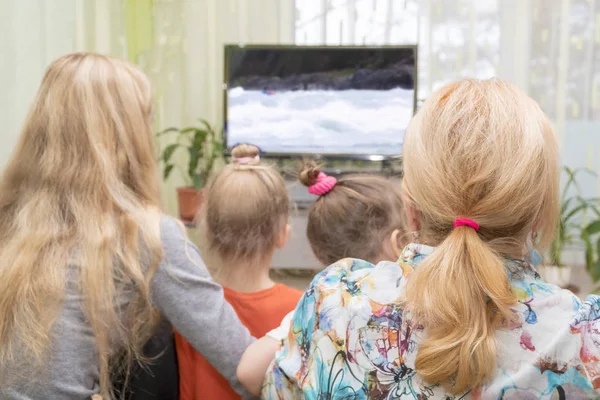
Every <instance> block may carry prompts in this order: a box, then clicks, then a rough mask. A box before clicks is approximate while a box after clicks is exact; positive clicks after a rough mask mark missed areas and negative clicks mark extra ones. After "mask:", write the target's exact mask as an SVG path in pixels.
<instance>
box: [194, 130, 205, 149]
mask: <svg viewBox="0 0 600 400" xmlns="http://www.w3.org/2000/svg"><path fill="white" fill-rule="evenodd" d="M206 135H207V132H206V131H203V130H200V129H198V130H197V131H196V133H195V134H194V141H193V143H192V145H193V146H194V147H196V148H197V149H198V151H200V150H201V149H202V145H203V144H204V142H205V140H206Z"/></svg>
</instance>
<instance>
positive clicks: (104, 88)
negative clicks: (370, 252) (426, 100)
mask: <svg viewBox="0 0 600 400" xmlns="http://www.w3.org/2000/svg"><path fill="white" fill-rule="evenodd" d="M151 114H152V90H151V86H150V83H149V81H148V79H147V78H146V76H145V75H144V74H143V73H142V72H141V71H139V70H138V69H137V68H136V67H134V66H133V65H131V64H129V63H127V62H125V61H121V60H118V59H114V58H111V57H106V56H101V55H96V54H85V53H76V54H69V55H66V56H63V57H60V58H59V59H57V60H56V61H54V62H53V63H52V64H51V65H50V66H49V67H48V69H47V71H46V73H45V76H44V78H43V80H42V83H41V86H40V88H39V90H38V93H37V95H36V98H35V100H34V103H33V105H32V108H31V110H30V113H29V115H28V117H27V120H26V121H25V124H24V127H23V130H22V132H21V136H20V140H19V143H18V144H17V146H16V149H15V151H14V153H13V156H12V158H11V160H10V161H9V163H8V165H7V167H6V169H5V172H4V174H3V176H2V180H1V181H0V259H1V260H2V261H1V263H0V273H1V275H2V279H1V280H0V316H2V317H1V318H0V342H2V343H3V345H2V346H0V364H1V365H3V366H6V365H12V364H14V363H15V362H17V361H18V362H20V363H22V364H23V365H28V369H27V370H26V371H24V372H26V373H30V372H31V369H30V368H31V365H32V363H37V364H40V363H41V360H42V359H43V357H44V355H46V354H47V349H48V346H49V345H50V341H51V337H50V329H51V327H52V325H53V323H54V320H55V318H56V316H57V313H58V311H59V308H60V305H61V304H62V301H63V300H64V291H65V288H66V285H67V283H66V282H67V277H72V276H73V275H71V274H70V273H69V274H67V272H68V271H77V272H78V274H77V275H75V276H77V277H78V279H79V281H78V283H79V284H80V287H81V290H82V292H83V293H84V295H85V298H86V302H85V310H84V312H85V313H86V317H87V319H88V320H89V321H90V324H91V325H92V329H93V332H94V335H95V338H96V341H97V350H98V353H99V357H98V358H99V359H100V375H101V378H100V385H101V390H102V394H103V395H104V396H107V397H108V396H109V395H110V394H109V387H110V379H109V362H108V358H109V355H110V354H112V352H113V350H114V349H112V348H111V346H110V343H109V342H110V340H109V337H120V338H122V339H123V341H124V342H125V347H126V350H127V352H128V354H129V356H130V357H128V358H129V359H131V358H132V357H133V354H134V353H137V352H138V351H139V350H140V349H141V346H142V345H143V342H144V340H145V339H146V338H147V337H148V335H149V333H150V328H151V327H150V326H149V323H148V322H149V321H150V320H152V316H153V315H154V311H153V309H152V307H151V305H150V298H149V293H148V292H149V284H148V282H149V279H150V277H151V275H152V271H153V266H156V265H157V264H158V261H159V260H160V258H161V256H162V252H161V245H160V234H159V232H158V227H159V223H158V218H159V216H160V214H159V212H158V196H159V195H158V176H157V172H156V161H155V152H154V149H153V136H152V129H151ZM140 243H142V244H143V246H144V248H145V249H146V251H145V252H144V254H143V255H142V254H140ZM142 258H144V259H145V260H146V261H147V262H146V263H145V265H142V261H141V260H142ZM146 272H147V273H146ZM119 282H120V283H119ZM122 282H133V286H134V296H133V298H132V301H131V302H130V304H129V309H128V310H127V313H126V315H127V316H135V318H131V320H130V321H128V322H127V324H123V321H122V320H121V316H120V315H119V314H117V312H116V308H115V307H113V306H114V305H115V298H118V297H119V295H120V293H121V291H122V289H123V288H122V284H121V283H122ZM125 325H127V328H125ZM15 349H19V351H16V350H15ZM24 355H26V358H27V360H26V361H23V360H22V359H21V360H19V358H21V357H22V356H23V357H24ZM28 363H29V364H28ZM2 369H3V370H4V371H8V370H11V368H8V367H7V368H2ZM11 371H12V372H11V373H14V369H12V370H11ZM5 377H6V375H5V374H0V378H5Z"/></svg>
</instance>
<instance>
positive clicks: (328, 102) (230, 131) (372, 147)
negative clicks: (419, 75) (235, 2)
mask: <svg viewBox="0 0 600 400" xmlns="http://www.w3.org/2000/svg"><path fill="white" fill-rule="evenodd" d="M225 56H226V61H225V75H226V76H225V82H226V85H225V88H226V91H227V93H226V96H225V97H226V99H225V102H226V112H225V134H226V146H227V147H228V148H231V147H233V146H234V145H235V144H237V143H252V144H255V145H257V146H258V147H259V148H260V149H261V150H262V151H263V152H264V153H266V154H267V155H268V154H273V155H285V154H321V155H348V156H358V155H383V156H397V155H399V154H400V153H401V151H402V141H403V138H404V132H405V130H406V127H407V126H408V123H409V121H410V119H411V118H412V116H413V113H414V110H415V103H416V101H415V100H416V99H415V92H416V91H415V90H416V89H415V82H416V71H415V60H416V56H417V55H416V46H403V47H376V48H374V47H304V46H249V47H239V46H226V48H225Z"/></svg>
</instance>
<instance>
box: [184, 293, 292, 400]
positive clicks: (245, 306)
mask: <svg viewBox="0 0 600 400" xmlns="http://www.w3.org/2000/svg"><path fill="white" fill-rule="evenodd" d="M224 291H225V299H226V300H227V301H228V302H229V304H231V305H232V307H233V309H234V310H235V312H236V313H237V315H238V317H239V319H240V321H242V323H243V324H244V325H246V327H247V328H248V330H249V331H250V333H251V334H252V336H254V337H256V338H261V337H263V336H265V335H266V334H267V332H269V331H270V330H272V329H275V328H277V327H278V326H279V325H280V324H281V320H282V319H283V317H285V316H286V315H287V314H288V313H289V312H290V311H292V310H294V309H295V308H296V304H298V301H299V300H300V297H302V293H303V292H301V291H300V290H297V289H293V288H290V287H288V286H285V285H282V284H279V283H278V284H275V286H273V287H271V288H269V289H266V290H261V291H260V292H254V293H240V292H235V291H233V290H230V289H227V288H224ZM175 345H176V347H177V362H178V363H179V398H180V400H198V399H207V400H212V399H219V400H227V399H241V397H240V396H239V395H237V394H236V393H235V392H234V391H233V389H232V388H231V386H230V385H229V382H227V380H226V379H225V378H223V376H221V374H219V373H218V372H217V370H216V369H214V368H213V367H212V366H211V365H210V364H209V363H208V361H206V360H205V359H204V357H202V356H201V355H200V353H198V352H197V351H196V350H194V348H193V347H192V346H191V345H190V344H189V343H188V342H187V340H185V339H184V338H183V336H181V335H179V334H178V333H175Z"/></svg>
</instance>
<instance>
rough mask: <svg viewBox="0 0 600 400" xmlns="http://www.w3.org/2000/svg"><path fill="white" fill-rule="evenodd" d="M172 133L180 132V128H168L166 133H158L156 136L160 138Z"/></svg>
mask: <svg viewBox="0 0 600 400" xmlns="http://www.w3.org/2000/svg"><path fill="white" fill-rule="evenodd" d="M170 132H179V128H175V127H171V128H167V129H165V130H164V131H160V132H158V133H157V134H156V136H157V137H159V136H162V135H165V134H167V133H170Z"/></svg>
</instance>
